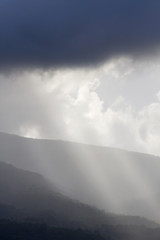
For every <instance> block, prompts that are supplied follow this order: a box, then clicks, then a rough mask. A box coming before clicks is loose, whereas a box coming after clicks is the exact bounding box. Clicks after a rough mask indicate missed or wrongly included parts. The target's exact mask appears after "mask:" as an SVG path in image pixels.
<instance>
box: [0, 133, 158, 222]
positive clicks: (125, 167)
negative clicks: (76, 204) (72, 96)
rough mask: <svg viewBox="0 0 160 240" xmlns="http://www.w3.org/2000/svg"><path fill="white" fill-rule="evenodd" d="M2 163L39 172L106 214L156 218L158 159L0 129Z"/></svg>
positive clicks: (66, 192)
mask: <svg viewBox="0 0 160 240" xmlns="http://www.w3.org/2000/svg"><path fill="white" fill-rule="evenodd" d="M0 161H2V162H6V163H10V164H12V165H14V166H16V167H18V168H22V169H24V170H29V171H35V172H38V173H40V174H41V175H43V177H45V178H46V179H47V180H48V181H49V182H50V183H52V184H53V185H54V187H56V188H57V191H60V192H62V193H64V194H65V195H68V196H70V197H72V198H75V199H78V200H80V201H82V202H85V203H88V204H90V205H94V206H96V207H99V208H101V209H104V210H105V211H106V212H115V213H119V214H120V213H121V214H130V215H140V216H143V217H147V218H150V219H153V220H155V221H158V222H160V214H159V212H160V205H159V202H160V191H159V186H160V158H159V157H156V156H152V155H148V154H142V153H135V152H128V151H124V150H120V149H113V148H107V147H98V146H89V145H85V144H79V143H72V142H65V141H58V140H57V141H56V140H37V139H36V140H35V139H27V138H23V137H19V136H15V135H9V134H4V133H0Z"/></svg>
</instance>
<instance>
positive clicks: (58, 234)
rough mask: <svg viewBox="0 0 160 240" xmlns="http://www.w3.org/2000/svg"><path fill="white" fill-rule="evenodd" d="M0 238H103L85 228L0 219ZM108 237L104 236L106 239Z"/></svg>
mask: <svg viewBox="0 0 160 240" xmlns="http://www.w3.org/2000/svg"><path fill="white" fill-rule="evenodd" d="M0 239H1V240H18V239H20V240H53V239H54V240H82V239H83V240H104V238H103V237H101V236H100V235H99V234H97V233H91V232H89V231H87V230H80V229H78V230H72V229H64V228H53V227H52V228H49V227H47V226H46V225H44V224H43V225H42V224H31V223H27V222H26V223H18V222H13V221H0ZM107 239H108V238H106V240H107Z"/></svg>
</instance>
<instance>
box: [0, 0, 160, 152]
mask: <svg viewBox="0 0 160 240" xmlns="http://www.w3.org/2000/svg"><path fill="white" fill-rule="evenodd" d="M159 9H160V1H158V0H154V1H150V0H139V1H135V0H121V1H119V0H92V1H91V0H81V1H80V0H76V1H75V0H67V1H66V0H54V1H51V0H32V1H31V0H28V1H25V0H0V131H2V132H9V133H15V134H18V135H22V136H26V137H33V138H49V139H62V140H69V141H76V142H82V143H87V144H96V145H103V146H110V147H117V148H123V149H127V150H131V151H138V152H146V153H151V154H154V155H160V149H159V145H160V81H159V77H160V51H159V48H160V30H159V22H160V14H159Z"/></svg>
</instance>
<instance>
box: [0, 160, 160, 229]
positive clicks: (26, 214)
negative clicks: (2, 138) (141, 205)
mask: <svg viewBox="0 0 160 240" xmlns="http://www.w3.org/2000/svg"><path fill="white" fill-rule="evenodd" d="M0 218H12V219H17V220H18V219H20V220H23V219H32V220H33V221H36V222H37V221H38V222H46V223H48V224H50V225H52V226H61V227H72V228H77V227H81V228H90V229H96V228H97V227H99V226H102V225H105V224H108V225H118V224H125V225H129V224H132V225H137V226H138V225H145V226H148V227H157V226H158V224H156V223H154V222H152V221H149V220H146V219H144V218H140V217H127V216H118V215H114V214H106V213H104V212H103V211H100V210H97V209H96V208H94V207H91V206H89V205H85V204H82V203H80V202H78V201H75V200H72V199H69V198H68V197H66V196H63V195H62V194H60V193H58V192H57V191H55V190H54V189H53V187H52V186H51V185H50V183H48V182H47V180H45V179H44V178H43V177H42V176H41V175H40V174H37V173H34V172H29V171H25V170H21V169H18V168H16V167H13V166H12V165H10V164H6V163H3V162H0Z"/></svg>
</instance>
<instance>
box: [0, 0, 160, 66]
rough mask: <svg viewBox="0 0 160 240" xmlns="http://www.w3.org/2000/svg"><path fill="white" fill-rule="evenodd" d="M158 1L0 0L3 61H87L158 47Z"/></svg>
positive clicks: (18, 63)
mask: <svg viewBox="0 0 160 240" xmlns="http://www.w3.org/2000/svg"><path fill="white" fill-rule="evenodd" d="M159 13H160V1H158V0H154V1H150V0H139V1H135V0H92V1H91V0H81V1H80V0H74V1H73V0H65V1H64V0H52V1H51V0H32V1H31V0H27V1H26V0H12V1H11V0H7V1H6V0H1V1H0V67H1V68H3V67H6V68H9V67H18V68H19V67H42V68H43V67H44V68H45V67H54V66H57V67H60V66H71V65H77V66H81V65H82V66H85V65H92V64H97V63H100V62H103V61H104V60H106V59H108V58H110V57H113V56H116V55H137V54H144V53H146V52H147V53H150V52H152V51H155V49H157V47H158V46H159V43H160V29H159V22H160V14H159Z"/></svg>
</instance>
